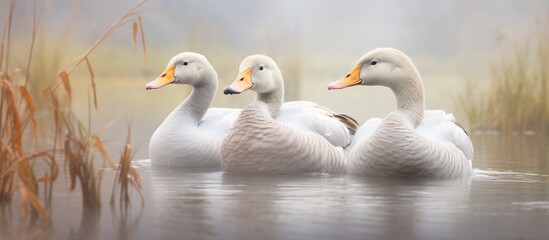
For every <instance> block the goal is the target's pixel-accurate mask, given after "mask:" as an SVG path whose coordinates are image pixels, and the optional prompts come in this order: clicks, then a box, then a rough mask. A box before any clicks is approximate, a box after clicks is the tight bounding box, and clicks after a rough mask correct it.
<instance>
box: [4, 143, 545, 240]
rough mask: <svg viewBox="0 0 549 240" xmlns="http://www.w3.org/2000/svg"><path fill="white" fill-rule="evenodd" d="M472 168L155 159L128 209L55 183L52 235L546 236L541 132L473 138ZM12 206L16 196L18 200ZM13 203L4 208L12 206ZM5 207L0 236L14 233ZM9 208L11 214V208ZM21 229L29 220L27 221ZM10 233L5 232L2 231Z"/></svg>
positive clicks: (144, 164) (107, 186) (145, 167)
mask: <svg viewBox="0 0 549 240" xmlns="http://www.w3.org/2000/svg"><path fill="white" fill-rule="evenodd" d="M473 141H474V144H475V149H476V159H475V161H474V168H475V171H474V174H473V175H472V176H471V177H468V178H464V179H442V180H441V179H438V180H437V179H423V180H417V179H399V178H372V177H356V176H344V175H327V174H304V175H287V176H257V175H240V174H231V173H223V172H221V171H218V170H194V171H189V170H182V169H168V168H156V167H151V166H150V164H149V162H148V161H147V160H139V161H137V162H136V164H137V165H138V166H139V168H140V172H141V175H142V178H143V179H142V183H143V193H144V195H145V201H146V202H145V206H144V207H143V208H141V207H140V204H139V199H138V197H137V195H135V194H134V195H133V196H134V199H133V202H132V205H131V206H130V207H129V208H128V209H127V211H121V210H123V209H121V208H120V207H116V208H115V209H111V208H110V207H109V204H108V198H109V197H110V191H111V189H112V188H111V186H112V181H113V178H112V173H111V174H107V175H106V177H105V180H104V181H105V183H104V185H103V192H104V194H103V195H104V196H103V198H104V206H103V208H102V209H101V211H100V212H97V211H83V210H82V208H81V199H80V197H81V196H80V195H79V193H78V192H73V193H68V191H67V187H66V186H65V185H66V184H67V179H63V178H62V179H60V180H59V184H58V185H56V188H55V189H54V204H53V209H52V220H53V226H52V227H50V228H47V229H48V230H49V231H47V232H44V230H43V229H42V230H40V231H42V234H41V235H40V237H41V238H52V239H117V238H118V239H547V236H549V227H548V226H549V167H548V159H547V158H546V154H547V150H546V148H545V146H546V143H545V141H543V140H542V139H539V138H535V137H508V138H503V137H500V136H484V137H481V136H476V137H474V138H473ZM14 205H15V204H14ZM6 209H7V210H6ZM18 212H19V210H18V208H17V207H16V206H11V207H7V208H6V207H5V208H4V210H3V212H2V213H3V214H2V217H3V218H4V219H2V222H0V223H2V224H3V225H4V226H3V227H2V228H1V229H0V231H1V233H2V234H1V235H0V236H1V237H0V238H2V239H11V238H14V237H16V236H17V233H18V231H19V232H21V231H22V232H24V231H27V230H28V229H27V230H18V226H20V225H21V224H18V222H17V220H16V219H17V216H18ZM7 213H10V214H7ZM23 229H24V228H23ZM6 236H8V237H6Z"/></svg>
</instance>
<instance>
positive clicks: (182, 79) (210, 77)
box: [145, 52, 217, 90]
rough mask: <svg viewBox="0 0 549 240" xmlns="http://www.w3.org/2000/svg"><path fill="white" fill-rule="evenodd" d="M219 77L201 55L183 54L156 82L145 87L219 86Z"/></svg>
mask: <svg viewBox="0 0 549 240" xmlns="http://www.w3.org/2000/svg"><path fill="white" fill-rule="evenodd" d="M216 78H217V75H216V73H215V70H214V69H213V67H212V65H211V64H210V63H209V62H208V59H206V57H204V56H203V55H201V54H198V53H193V52H183V53H180V54H177V55H176V56H175V57H173V58H172V59H171V60H170V61H169V62H168V66H167V67H166V70H164V72H162V74H160V76H158V78H156V79H155V80H153V81H151V82H149V83H147V85H145V89H146V90H150V89H157V88H161V87H164V86H166V85H168V84H172V83H173V84H189V85H192V86H193V87H198V86H201V85H204V84H211V83H213V84H217V80H216Z"/></svg>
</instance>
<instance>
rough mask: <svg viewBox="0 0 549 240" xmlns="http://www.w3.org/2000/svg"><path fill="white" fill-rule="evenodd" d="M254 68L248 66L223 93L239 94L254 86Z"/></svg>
mask: <svg viewBox="0 0 549 240" xmlns="http://www.w3.org/2000/svg"><path fill="white" fill-rule="evenodd" d="M252 70H253V68H248V69H246V70H244V71H242V72H241V73H239V74H238V76H237V77H236V79H235V80H234V82H233V83H231V85H230V86H228V87H227V88H225V90H224V91H223V93H224V94H225V95H226V94H239V93H242V92H244V91H246V90H248V89H250V88H251V87H253V86H254V83H253V82H252Z"/></svg>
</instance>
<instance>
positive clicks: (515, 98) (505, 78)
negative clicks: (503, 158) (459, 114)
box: [456, 23, 549, 134]
mask: <svg viewBox="0 0 549 240" xmlns="http://www.w3.org/2000/svg"><path fill="white" fill-rule="evenodd" d="M547 39H549V27H547V25H544V24H541V23H539V25H538V26H537V28H536V30H535V34H534V35H533V37H531V38H529V39H528V40H527V41H525V42H524V43H519V44H515V45H514V47H513V48H511V50H510V52H509V51H508V50H509V49H506V48H504V47H503V44H502V43H501V42H500V54H501V56H500V57H499V59H498V61H496V62H494V63H493V64H492V66H491V70H492V71H491V76H492V79H491V81H490V83H489V86H488V89H487V90H484V91H482V92H481V93H479V92H476V94H473V95H480V96H483V97H481V98H471V92H475V91H477V90H478V88H477V86H475V85H474V84H473V83H472V82H468V83H467V85H466V86H465V89H466V91H464V93H463V94H462V95H460V96H458V98H457V101H456V102H457V103H458V105H459V106H460V107H461V108H462V109H463V111H464V112H465V116H466V117H467V120H468V122H469V124H471V125H472V127H473V128H474V129H476V130H494V131H498V132H502V133H507V134H509V133H515V134H523V133H526V132H529V133H538V134H540V133H541V134H544V133H547V130H549V105H548V104H547V102H548V101H549V96H548V94H547V92H548V91H549V89H548V88H549V86H548V84H547V81H549V42H548V41H547Z"/></svg>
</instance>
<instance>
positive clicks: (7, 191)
mask: <svg viewBox="0 0 549 240" xmlns="http://www.w3.org/2000/svg"><path fill="white" fill-rule="evenodd" d="M146 1H147V0H142V1H140V2H139V3H138V4H136V5H135V6H134V7H132V8H131V9H130V10H128V11H127V12H126V13H125V14H123V15H122V16H121V17H120V18H119V19H117V20H116V21H115V22H114V23H113V25H112V26H111V27H110V28H108V29H107V31H106V32H105V33H104V34H103V35H101V36H100V37H99V38H98V40H97V41H96V42H95V43H94V44H93V45H92V46H91V47H90V48H89V49H88V50H87V51H85V52H84V54H82V55H81V56H80V57H78V58H77V60H76V61H75V62H74V63H73V64H72V65H71V66H70V67H69V68H66V69H61V70H59V69H57V71H58V76H59V79H58V80H56V82H54V83H53V84H52V85H51V86H49V87H45V88H44V89H40V91H37V92H40V94H39V95H38V97H33V94H31V93H30V91H29V89H30V88H31V84H30V83H33V82H37V81H39V80H40V79H32V78H33V77H37V76H36V75H34V74H31V72H33V71H41V70H36V67H35V65H36V64H33V63H32V59H33V54H35V52H36V51H35V50H36V49H35V45H36V44H37V43H36V41H35V40H36V32H37V21H36V6H37V3H36V1H34V5H33V6H34V11H33V13H34V15H33V24H32V39H31V44H30V46H29V48H28V61H27V62H26V64H25V65H26V67H24V69H25V71H26V73H25V74H24V79H17V76H18V75H17V76H16V75H15V74H14V73H15V71H14V69H16V67H17V66H15V65H16V64H14V63H13V56H12V55H11V52H12V51H11V49H12V48H13V46H12V45H11V43H12V39H11V27H12V26H13V16H14V14H15V10H14V9H15V5H16V3H17V1H16V0H9V2H8V3H7V4H6V6H8V7H7V9H4V8H2V9H0V11H2V14H1V15H0V18H2V19H1V20H2V21H1V23H2V24H1V26H0V27H1V29H0V80H1V82H0V204H6V203H9V202H10V201H11V199H12V197H13V195H14V194H15V193H16V192H17V193H18V194H19V198H18V199H19V200H20V201H21V206H22V216H23V217H24V219H26V217H28V216H29V215H30V216H33V219H37V218H40V219H42V220H47V219H48V214H47V211H48V209H49V207H48V206H51V201H52V199H51V196H52V189H53V184H54V182H55V180H56V179H57V176H58V172H59V170H58V166H57V162H56V160H55V159H56V158H57V156H58V155H61V153H62V157H63V159H64V162H65V164H64V165H65V168H66V169H67V171H68V173H69V175H70V180H71V184H70V190H74V189H75V188H76V185H77V183H80V184H79V185H80V190H81V191H82V200H83V205H84V207H91V208H97V207H99V206H100V202H101V197H100V187H101V179H102V176H103V171H104V170H103V169H105V168H112V169H114V168H115V164H114V162H113V161H112V159H111V158H110V156H109V155H108V154H107V151H106V150H105V147H104V145H103V141H102V140H101V138H100V135H99V134H93V133H91V132H90V131H91V128H90V127H89V125H88V126H86V125H85V124H83V123H82V121H81V120H80V119H79V118H78V117H77V116H76V115H75V114H74V111H73V106H72V95H73V93H72V88H71V83H70V82H71V80H70V76H71V73H72V72H73V71H74V70H75V69H76V68H78V67H79V66H80V65H82V64H84V63H85V66H86V67H87V69H88V71H89V76H90V79H91V90H90V91H91V95H92V96H93V99H92V100H90V101H89V102H90V105H91V102H93V106H94V108H95V109H97V108H98V106H97V94H96V87H95V74H94V71H93V68H92V63H91V60H90V59H89V57H88V56H89V55H90V54H91V53H92V52H93V50H94V49H96V48H97V47H98V46H99V45H100V44H101V43H103V42H104V41H105V40H106V39H107V38H108V37H109V36H110V35H111V34H112V33H114V32H115V31H117V30H118V29H120V28H122V27H123V26H125V25H127V24H131V23H133V36H134V41H136V35H137V33H139V32H140V33H141V40H142V44H143V46H142V47H143V50H144V54H145V55H146V48H145V39H144V33H143V27H142V22H141V16H140V11H139V7H140V6H142V5H143V4H144V3H145V2H146ZM4 10H6V11H7V13H6V12H3V11H4ZM136 26H137V27H136ZM47 71H51V70H47ZM32 80H37V81H32ZM60 86H63V90H64V91H61V92H60V91H59V90H58V88H59V87H60ZM34 96H36V95H34ZM88 108H89V109H90V111H89V114H88V124H90V122H91V115H92V114H91V106H89V107H88ZM38 111H40V112H42V113H43V112H46V113H49V115H50V116H52V118H53V121H50V122H51V123H47V122H39V121H37V112H38ZM42 115H43V114H42ZM51 129H53V134H48V133H49V132H48V131H50V130H51ZM46 136H48V137H46ZM128 136H129V135H128ZM45 138H47V139H45ZM128 139H129V138H128ZM128 141H129V140H128ZM129 144H130V143H129V142H128V143H127V144H126V148H130V146H129ZM129 150H131V149H128V151H129ZM97 155H100V157H101V159H102V168H101V169H99V170H96V169H95V165H96V163H95V162H96V161H95V158H96V157H97ZM132 156H133V155H131V154H127V153H126V152H124V153H123V155H122V157H121V165H122V166H125V170H124V171H126V173H128V172H129V173H130V174H131V176H132V179H131V180H130V183H133V184H130V185H129V186H132V187H134V188H136V189H137V190H138V191H139V189H140V185H139V180H138V179H139V174H138V173H137V171H136V170H135V169H133V168H131V166H129V162H130V161H131V157H132ZM128 159H129V160H128ZM38 160H40V161H43V162H44V163H45V164H46V165H47V166H49V167H48V168H46V170H45V171H44V172H43V175H42V174H41V173H38V172H37V170H36V169H35V167H34V166H33V165H34V164H35V163H36V161H38ZM132 169H133V170H132ZM120 171H121V172H122V171H123V170H120ZM37 174H40V176H38V175H37ZM118 178H119V179H123V177H118ZM120 182H122V181H118V182H115V184H124V183H120ZM40 183H42V184H43V185H44V193H45V194H44V201H43V202H42V201H41V200H40V198H39V186H40ZM136 183H137V184H136ZM121 189H123V190H120V191H121V194H127V192H128V185H127V184H126V186H125V187H124V188H121Z"/></svg>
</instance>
